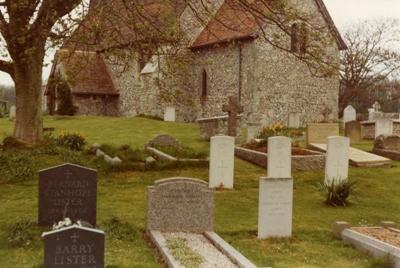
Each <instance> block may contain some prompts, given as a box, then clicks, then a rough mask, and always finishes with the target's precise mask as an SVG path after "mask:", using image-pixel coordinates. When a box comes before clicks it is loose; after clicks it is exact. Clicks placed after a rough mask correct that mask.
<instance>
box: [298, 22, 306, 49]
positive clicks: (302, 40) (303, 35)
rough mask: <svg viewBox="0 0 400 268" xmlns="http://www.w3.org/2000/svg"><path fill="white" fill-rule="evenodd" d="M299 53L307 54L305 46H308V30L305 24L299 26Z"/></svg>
mask: <svg viewBox="0 0 400 268" xmlns="http://www.w3.org/2000/svg"><path fill="white" fill-rule="evenodd" d="M300 31H301V32H300V53H303V54H304V53H306V52H307V45H308V28H307V25H306V24H304V23H303V24H302V25H301V30H300Z"/></svg>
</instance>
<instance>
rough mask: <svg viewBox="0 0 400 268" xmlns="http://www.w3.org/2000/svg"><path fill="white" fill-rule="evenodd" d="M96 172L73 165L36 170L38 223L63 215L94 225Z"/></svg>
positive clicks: (47, 221)
mask: <svg viewBox="0 0 400 268" xmlns="http://www.w3.org/2000/svg"><path fill="white" fill-rule="evenodd" d="M96 200H97V172H96V170H93V169H89V168H85V167H81V166H77V165H73V164H64V165H61V166H57V167H53V168H49V169H45V170H41V171H39V215H38V216H39V225H40V226H49V225H53V224H54V223H55V222H58V221H61V220H63V219H64V218H67V217H68V218H70V219H71V220H72V221H74V222H76V221H78V220H83V221H87V222H89V223H90V224H92V225H93V226H96V204H97V203H96V202H97V201H96Z"/></svg>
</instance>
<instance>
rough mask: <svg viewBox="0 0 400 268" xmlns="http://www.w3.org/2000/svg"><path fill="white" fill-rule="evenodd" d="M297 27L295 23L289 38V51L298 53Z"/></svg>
mask: <svg viewBox="0 0 400 268" xmlns="http://www.w3.org/2000/svg"><path fill="white" fill-rule="evenodd" d="M298 35H299V27H298V26H297V23H293V25H292V32H291V36H290V42H291V43H290V51H292V52H298V51H299V36H298Z"/></svg>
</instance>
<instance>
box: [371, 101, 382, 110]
mask: <svg viewBox="0 0 400 268" xmlns="http://www.w3.org/2000/svg"><path fill="white" fill-rule="evenodd" d="M372 108H374V110H375V112H379V111H380V110H381V105H380V104H379V102H377V101H376V102H375V103H374V105H372Z"/></svg>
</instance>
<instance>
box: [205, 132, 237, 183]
mask: <svg viewBox="0 0 400 268" xmlns="http://www.w3.org/2000/svg"><path fill="white" fill-rule="evenodd" d="M234 160H235V138H234V137H230V136H222V135H221V136H214V137H211V143H210V171H209V172H210V174H209V175H210V176H209V187H210V188H216V187H221V186H222V187H224V188H227V189H232V188H233V175H234Z"/></svg>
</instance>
